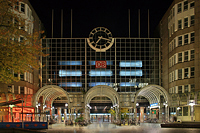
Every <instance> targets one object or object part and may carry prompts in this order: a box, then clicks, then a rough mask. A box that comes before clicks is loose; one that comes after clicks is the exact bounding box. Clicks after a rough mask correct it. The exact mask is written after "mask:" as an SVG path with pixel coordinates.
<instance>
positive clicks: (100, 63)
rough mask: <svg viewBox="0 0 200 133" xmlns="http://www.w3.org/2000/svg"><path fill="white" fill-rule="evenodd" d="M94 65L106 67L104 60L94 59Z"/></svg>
mask: <svg viewBox="0 0 200 133" xmlns="http://www.w3.org/2000/svg"><path fill="white" fill-rule="evenodd" d="M95 67H96V68H106V67H107V64H106V61H96V62H95Z"/></svg>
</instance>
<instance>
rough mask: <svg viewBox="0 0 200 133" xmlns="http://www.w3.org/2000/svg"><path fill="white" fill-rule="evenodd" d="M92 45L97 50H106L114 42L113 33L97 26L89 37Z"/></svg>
mask: <svg viewBox="0 0 200 133" xmlns="http://www.w3.org/2000/svg"><path fill="white" fill-rule="evenodd" d="M87 41H88V44H89V45H90V47H91V48H92V49H94V50H96V51H97V52H105V51H106V50H107V49H109V48H110V47H111V46H112V45H113V43H114V39H113V38H112V33H111V32H110V31H109V30H108V29H107V28H104V27H97V28H95V29H93V30H92V31H91V32H90V35H89V38H88V39H87Z"/></svg>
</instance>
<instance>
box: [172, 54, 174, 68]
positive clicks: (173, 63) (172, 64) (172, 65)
mask: <svg viewBox="0 0 200 133" xmlns="http://www.w3.org/2000/svg"><path fill="white" fill-rule="evenodd" d="M173 65H174V56H172V66H173Z"/></svg>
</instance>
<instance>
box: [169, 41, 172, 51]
mask: <svg viewBox="0 0 200 133" xmlns="http://www.w3.org/2000/svg"><path fill="white" fill-rule="evenodd" d="M171 51H172V46H171V43H170V44H169V52H171Z"/></svg>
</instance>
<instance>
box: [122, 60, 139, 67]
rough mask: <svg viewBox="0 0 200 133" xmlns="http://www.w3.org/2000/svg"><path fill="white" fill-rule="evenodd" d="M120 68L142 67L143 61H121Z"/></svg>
mask: <svg viewBox="0 0 200 133" xmlns="http://www.w3.org/2000/svg"><path fill="white" fill-rule="evenodd" d="M119 66H120V67H142V61H126V62H125V61H121V62H120V63H119Z"/></svg>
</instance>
